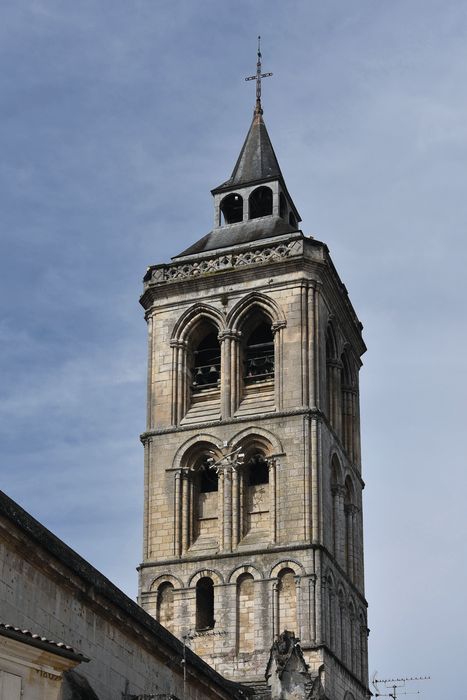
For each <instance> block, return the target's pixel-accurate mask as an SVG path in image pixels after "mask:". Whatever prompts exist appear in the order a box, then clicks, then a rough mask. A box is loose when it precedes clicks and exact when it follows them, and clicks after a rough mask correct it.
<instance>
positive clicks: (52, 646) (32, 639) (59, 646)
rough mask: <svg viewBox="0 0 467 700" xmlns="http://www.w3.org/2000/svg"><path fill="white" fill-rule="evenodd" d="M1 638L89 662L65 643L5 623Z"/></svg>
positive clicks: (1, 626) (0, 629)
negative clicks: (7, 638)
mask: <svg viewBox="0 0 467 700" xmlns="http://www.w3.org/2000/svg"><path fill="white" fill-rule="evenodd" d="M0 636H2V637H9V638H10V639H15V640H16V641H18V642H24V644H29V645H30V646H33V647H39V648H40V649H44V651H49V652H50V653H52V654H57V655H58V656H65V657H66V658H68V659H74V660H76V661H89V659H88V658H87V657H86V656H84V654H81V653H80V652H79V651H76V650H75V649H73V647H70V646H69V645H68V644H65V643H64V642H54V641H53V640H52V639H47V637H42V636H41V635H40V634H36V633H34V632H31V630H26V629H20V628H19V627H14V626H13V625H9V624H7V623H5V622H0Z"/></svg>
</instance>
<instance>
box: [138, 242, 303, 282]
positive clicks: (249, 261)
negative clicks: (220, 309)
mask: <svg viewBox="0 0 467 700" xmlns="http://www.w3.org/2000/svg"><path fill="white" fill-rule="evenodd" d="M302 254H303V239H301V238H299V239H294V240H291V241H284V242H281V243H277V244H273V245H271V244H269V245H266V246H261V245H258V246H256V247H255V248H254V249H251V248H250V249H248V250H244V251H238V252H230V253H226V252H221V253H218V254H217V255H212V256H209V257H204V258H201V259H197V260H193V262H191V261H185V262H181V263H180V262H179V263H172V264H170V265H157V266H155V267H154V268H152V270H151V273H150V277H149V279H147V280H146V283H145V286H146V287H150V286H152V285H157V284H164V283H167V282H179V281H180V280H184V279H190V278H194V277H201V276H203V275H209V274H212V273H215V272H224V271H226V270H232V269H235V268H238V267H245V266H250V265H260V264H262V263H273V262H279V261H281V260H286V259H287V258H290V257H294V256H297V255H302Z"/></svg>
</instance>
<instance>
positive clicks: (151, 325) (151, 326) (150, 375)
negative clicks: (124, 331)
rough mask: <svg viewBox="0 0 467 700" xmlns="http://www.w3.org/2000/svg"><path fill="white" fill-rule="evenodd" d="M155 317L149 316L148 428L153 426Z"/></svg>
mask: <svg viewBox="0 0 467 700" xmlns="http://www.w3.org/2000/svg"><path fill="white" fill-rule="evenodd" d="M153 333H154V319H153V317H152V316H149V317H148V371H147V411H146V429H147V430H150V429H151V428H152V383H153V362H154V357H153V352H154V338H153Z"/></svg>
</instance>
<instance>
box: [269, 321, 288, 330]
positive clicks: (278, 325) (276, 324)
mask: <svg viewBox="0 0 467 700" xmlns="http://www.w3.org/2000/svg"><path fill="white" fill-rule="evenodd" d="M286 325H287V321H286V320H285V319H281V320H279V321H274V323H273V324H271V331H272V332H273V333H276V332H277V331H280V330H281V329H282V328H285V327H286Z"/></svg>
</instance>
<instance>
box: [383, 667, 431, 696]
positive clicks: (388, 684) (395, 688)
mask: <svg viewBox="0 0 467 700" xmlns="http://www.w3.org/2000/svg"><path fill="white" fill-rule="evenodd" d="M429 680H430V676H414V677H413V678H383V679H378V678H376V673H375V674H374V675H373V678H372V681H371V682H372V684H373V688H374V689H375V697H376V698H392V699H393V700H397V698H398V697H399V696H400V695H420V693H421V690H412V691H408V690H402V692H401V691H400V689H401V688H402V689H405V687H406V685H405V684H406V683H409V682H411V681H429ZM378 683H379V684H381V685H383V686H384V689H385V690H390V691H392V692H388V693H381V692H380V689H379V688H378Z"/></svg>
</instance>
